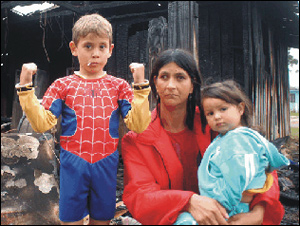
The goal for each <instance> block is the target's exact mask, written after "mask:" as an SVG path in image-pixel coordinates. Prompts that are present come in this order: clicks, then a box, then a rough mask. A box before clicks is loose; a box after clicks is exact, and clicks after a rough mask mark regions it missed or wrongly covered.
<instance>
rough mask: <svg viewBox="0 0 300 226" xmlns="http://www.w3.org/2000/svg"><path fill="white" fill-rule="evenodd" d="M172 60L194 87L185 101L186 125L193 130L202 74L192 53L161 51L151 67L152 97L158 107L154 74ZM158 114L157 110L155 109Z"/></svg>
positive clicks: (176, 50)
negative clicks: (185, 73)
mask: <svg viewBox="0 0 300 226" xmlns="http://www.w3.org/2000/svg"><path fill="white" fill-rule="evenodd" d="M172 62H174V63H175V64H177V65H178V66H179V67H181V68H182V69H183V70H185V71H186V72H187V73H188V75H189V76H190V77H191V80H192V83H193V86H194V89H193V93H192V94H190V95H191V96H190V97H189V98H188V101H187V117H186V125H187V126H188V128H189V129H190V130H193V127H194V117H195V108H196V105H198V106H200V87H201V84H202V76H201V73H200V70H199V69H198V66H197V62H196V60H195V58H194V57H193V55H192V54H191V53H190V52H188V51H186V50H183V49H169V50H165V51H163V52H162V53H161V54H160V55H159V57H158V58H157V60H156V61H155V63H154V66H153V68H152V72H151V75H150V86H151V90H152V93H153V96H154V98H155V99H156V100H157V105H156V108H158V104H159V103H160V98H159V96H158V93H157V90H156V87H155V83H154V80H155V76H158V73H159V70H160V69H161V68H162V67H163V66H165V65H167V64H169V63H172ZM157 112H158V114H159V110H158V109H157Z"/></svg>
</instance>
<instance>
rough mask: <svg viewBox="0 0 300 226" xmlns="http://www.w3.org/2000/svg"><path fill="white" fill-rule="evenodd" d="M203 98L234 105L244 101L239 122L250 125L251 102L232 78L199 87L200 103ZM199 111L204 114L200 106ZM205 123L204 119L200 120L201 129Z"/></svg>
mask: <svg viewBox="0 0 300 226" xmlns="http://www.w3.org/2000/svg"><path fill="white" fill-rule="evenodd" d="M204 98H217V99H221V100H224V101H226V102H227V103H229V104H234V105H238V104H240V103H241V102H243V103H245V110H244V114H243V115H242V117H241V124H242V125H243V126H247V127H252V116H253V111H252V110H253V108H252V102H251V100H250V99H249V97H248V96H247V95H246V93H245V92H244V91H243V90H242V88H241V86H240V85H239V84H238V83H237V82H235V81H233V80H225V81H222V82H216V83H213V84H210V85H207V86H204V87H202V88H201V103H202V101H203V99H204ZM200 111H201V113H202V114H203V115H204V111H203V108H202V107H201V109H200ZM206 124H207V121H206V119H205V120H203V121H202V125H203V127H202V129H203V128H205V126H206Z"/></svg>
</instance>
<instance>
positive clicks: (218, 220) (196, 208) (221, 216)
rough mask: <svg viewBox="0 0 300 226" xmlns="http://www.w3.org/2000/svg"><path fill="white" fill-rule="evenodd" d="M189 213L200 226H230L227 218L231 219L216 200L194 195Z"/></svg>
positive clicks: (189, 205)
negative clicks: (220, 225) (221, 225)
mask: <svg viewBox="0 0 300 226" xmlns="http://www.w3.org/2000/svg"><path fill="white" fill-rule="evenodd" d="M187 211H188V212H190V213H191V214H192V216H193V217H194V218H195V220H196V221H197V222H198V224H199V225H219V224H223V225H228V223H227V221H226V219H225V218H229V216H228V214H227V212H226V210H225V208H224V207H223V206H221V204H220V203H219V202H217V201H216V200H214V199H211V198H208V197H205V196H200V195H197V194H194V195H192V197H191V198H190V200H189V204H188V207H187Z"/></svg>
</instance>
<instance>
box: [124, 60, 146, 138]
mask: <svg viewBox="0 0 300 226" xmlns="http://www.w3.org/2000/svg"><path fill="white" fill-rule="evenodd" d="M129 68H130V70H131V72H132V75H133V81H134V83H133V95H134V99H133V101H132V103H131V110H130V111H129V112H128V114H127V116H126V117H125V119H124V122H125V124H126V126H127V127H128V129H130V130H132V131H134V132H136V133H141V132H143V131H144V130H145V129H146V128H147V126H148V125H149V123H150V121H151V113H150V111H149V101H148V96H149V93H150V91H151V88H150V87H149V81H145V67H144V65H143V64H140V63H131V64H130V65H129Z"/></svg>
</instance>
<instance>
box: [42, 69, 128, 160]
mask: <svg viewBox="0 0 300 226" xmlns="http://www.w3.org/2000/svg"><path fill="white" fill-rule="evenodd" d="M58 99H60V100H62V101H60V103H61V105H62V106H59V105H57V104H55V105H54V104H53V102H55V101H56V100H58ZM132 99H133V92H132V89H131V87H130V85H129V84H128V83H127V82H126V81H125V80H123V79H121V78H116V77H113V76H110V75H105V76H104V77H102V78H99V79H82V78H80V77H78V76H76V75H70V76H67V77H64V78H60V79H57V80H56V81H55V82H54V83H53V84H52V85H51V86H50V87H49V88H48V90H47V92H46V93H45V95H44V98H43V102H42V104H43V106H44V107H45V108H46V109H47V110H49V109H50V110H51V111H52V113H53V114H54V115H55V116H56V117H57V118H58V117H59V115H60V114H62V118H63V119H62V121H64V123H62V131H66V130H68V128H76V129H75V130H74V131H72V134H71V135H69V134H68V135H66V134H64V132H62V135H61V137H60V145H61V147H62V148H63V149H65V150H67V151H69V152H71V153H73V154H75V155H77V156H79V157H81V158H83V159H85V160H86V161H88V162H89V163H94V162H97V161H99V160H101V159H103V158H105V157H107V156H109V155H110V154H112V153H113V152H114V151H115V150H116V149H117V146H118V140H119V139H118V138H116V139H115V138H112V136H111V134H110V133H109V123H110V120H111V114H112V112H113V111H115V110H116V109H118V108H119V104H118V100H127V101H128V102H129V103H131V101H132ZM56 103H57V102H56ZM52 104H53V105H52ZM67 108H68V111H66V109H67ZM70 110H71V111H70ZM66 112H67V113H66ZM69 112H74V114H69ZM75 117H76V118H75ZM114 120H116V119H114ZM118 120H119V119H118ZM68 123H69V124H68ZM72 123H76V124H77V125H76V126H75V127H74V126H73V127H72V126H70V125H71V124H72ZM116 123H117V122H116ZM64 127H65V128H64Z"/></svg>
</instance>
